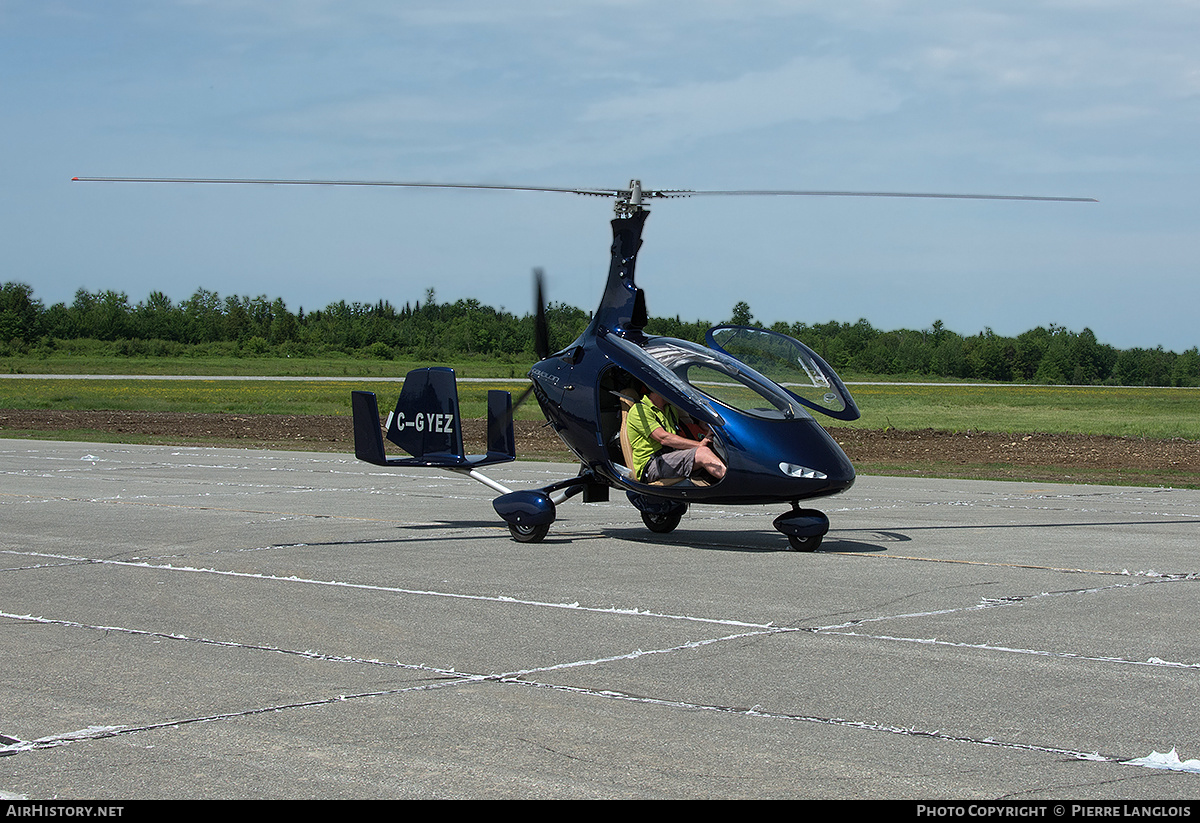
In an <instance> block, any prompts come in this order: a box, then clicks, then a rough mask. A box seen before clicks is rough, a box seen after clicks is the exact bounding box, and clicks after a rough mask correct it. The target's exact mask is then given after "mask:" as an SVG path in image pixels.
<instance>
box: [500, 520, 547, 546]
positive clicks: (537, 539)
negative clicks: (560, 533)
mask: <svg viewBox="0 0 1200 823" xmlns="http://www.w3.org/2000/svg"><path fill="white" fill-rule="evenodd" d="M549 532H550V524H549V523H543V524H542V525H540V526H516V525H513V524H512V523H509V524H508V533H509V534H511V535H512V539H513V540H516V541H517V542H518V543H541V542H542V540H543V539H544V538H545V537H546V535H547V534H548V533H549Z"/></svg>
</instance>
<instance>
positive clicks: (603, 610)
mask: <svg viewBox="0 0 1200 823" xmlns="http://www.w3.org/2000/svg"><path fill="white" fill-rule="evenodd" d="M0 554H14V555H22V556H27V557H43V558H48V559H52V560H65V561H76V562H80V563H94V564H98V565H109V566H123V567H126V568H139V569H153V570H156V571H170V572H189V573H195V574H213V575H220V576H225V577H238V578H243V579H247V580H268V581H275V582H281V583H300V584H304V585H312V586H331V587H337V588H347V589H361V590H365V591H378V592H387V593H392V594H414V595H418V596H421V597H442V598H448V599H453V600H475V601H480V602H488V603H505V604H512V605H518V606H536V607H540V608H550V609H564V610H568V611H582V612H591V613H594V614H613V615H619V616H631V617H651V618H657V619H665V620H681V621H687V622H693V623H710V624H716V625H724V626H744V627H746V628H752V629H776V628H778V627H776V626H773V625H771V624H763V623H747V622H745V621H742V620H733V619H730V618H717V617H695V616H692V615H682V614H665V613H659V612H652V611H649V610H645V609H638V608H617V607H616V606H609V607H601V606H583V605H580V604H579V603H578V602H574V603H550V602H547V601H540V600H523V599H520V598H516V597H509V596H507V595H483V594H463V593H461V592H439V591H432V590H422V589H406V588H403V587H400V586H378V585H373V584H367V583H350V582H347V581H342V580H316V579H313V578H304V577H296V576H287V577H284V576H280V575H274V574H263V573H256V572H235V571H229V570H226V569H202V568H195V567H191V566H175V565H172V564H170V563H148V562H144V561H129V560H109V559H103V558H92V557H78V556H73V555H66V554H50V553H47V552H30V551H18V550H15V549H0Z"/></svg>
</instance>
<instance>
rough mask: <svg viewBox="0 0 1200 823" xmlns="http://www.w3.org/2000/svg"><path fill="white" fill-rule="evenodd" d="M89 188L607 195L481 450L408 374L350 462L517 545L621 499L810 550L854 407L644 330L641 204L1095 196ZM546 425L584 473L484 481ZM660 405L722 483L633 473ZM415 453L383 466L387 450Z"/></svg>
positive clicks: (657, 524) (705, 476) (764, 336)
mask: <svg viewBox="0 0 1200 823" xmlns="http://www.w3.org/2000/svg"><path fill="white" fill-rule="evenodd" d="M74 179H75V180H78V181H89V182H142V183H250V184H269V185H330V186H396V187H407V188H456V189H500V190H512V191H547V192H563V193H572V194H581V195H592V196H602V197H609V198H612V199H613V201H614V210H615V213H616V214H615V218H614V219H613V220H612V234H613V242H612V248H611V259H610V262H609V269H608V279H607V281H606V283H605V286H604V292H603V294H602V296H601V298H600V305H599V307H598V308H597V310H596V311H595V312H594V314H593V315H592V319H591V322H590V323H589V324H588V326H587V328H586V329H585V330H584V331H583V333H582V334H581V335H580V336H579V337H578V338H577V339H576V340H575V341H573V342H572V343H571V344H570V345H568V346H567V347H566V348H563V349H561V350H559V351H554V352H552V351H550V345H549V340H548V334H547V324H546V317H545V305H544V299H543V288H542V283H541V277H540V273H537V278H536V282H537V288H536V303H537V313H536V315H535V329H536V332H535V338H536V340H535V348H536V349H537V356H538V358H539V359H538V362H537V363H536V364H535V365H534V366H533V367H532V368H531V369H530V370H529V375H528V376H529V379H530V381H531V386H530V388H529V389H528V390H527V391H526V392H525V393H524V394H523V395H521V397H520V398H518V400H517V401H516V402H515V403H514V401H513V399H512V395H511V393H510V392H506V391H496V390H493V391H490V392H489V393H488V402H487V435H486V450H485V452H484V453H482V454H467V453H466V450H465V448H464V442H463V430H462V418H461V413H460V408H459V401H458V389H457V384H456V380H455V375H454V372H453V370H451V369H449V368H445V367H436V366H435V367H429V368H421V369H414V370H413V371H411V372H409V373H408V375H407V376H406V378H405V381H404V384H403V386H402V387H401V390H400V397H399V399H398V400H397V403H396V406H395V409H394V410H393V411H392V412H391V413H390V414H389V415H388V417H387V421H386V423H381V419H380V414H379V408H378V402H377V399H376V396H375V394H374V393H373V392H366V391H355V392H353V393H352V398H351V404H352V410H353V420H354V449H355V456H356V457H357V458H358V459H359V460H363V461H365V462H367V463H371V464H374V465H378V466H387V467H404V468H414V467H415V468H432V469H442V470H448V471H451V472H455V473H458V474H461V475H464V476H466V477H470V478H472V479H474V480H477V481H479V482H480V483H483V484H484V485H486V486H488V487H489V488H490V489H492V490H493V491H495V492H496V493H497V496H496V498H495V499H494V501H493V507H494V508H495V510H496V513H497V514H498V515H499V516H500V517H501V518H502V519H503V520H504V522H505V523H507V525H508V528H509V531H510V533H511V535H512V537H513V538H514V539H515V540H517V541H520V542H523V543H532V542H538V541H541V540H542V539H544V538H545V537H546V535H547V533H548V532H549V529H550V526H551V524H552V523H553V522H554V521H555V519H556V518H557V516H558V506H560V505H561V504H562V503H564V502H565V501H566V500H568V499H569V498H572V497H575V496H579V495H582V499H583V501H584V502H601V501H607V500H608V499H609V492H610V490H614V489H615V490H617V491H618V492H624V493H625V496H626V497H627V499H628V500H629V502H630V503H631V504H632V505H633V506H634V507H635V508H636V509H637V510H638V512H640V514H641V518H642V521H643V522H644V523H645V525H646V527H647V528H649V529H650V530H651V531H653V532H658V533H667V532H670V531H672V530H674V529H675V528H676V527H677V526H678V525H679V523H680V521H681V519H682V517H683V515H684V514H685V513H686V512H687V510H688V507H689V506H690V505H692V504H699V503H713V504H721V505H764V504H768V505H775V504H779V505H786V506H789V509H788V510H787V511H785V512H783V513H782V514H780V515H779V516H778V517H776V518H775V520H774V523H773V525H774V527H775V529H776V530H778V531H779V532H781V533H782V534H783V535H785V536H786V537H787V545H788V548H790V549H791V550H794V551H813V550H815V549H816V548H817V547H818V546H819V545H820V544H821V540H822V538H823V537H824V535H825V534H826V533H827V532H828V531H829V518H828V517H827V516H826V515H825V514H824V513H822V512H820V511H818V510H816V509H809V508H802V507H801V505H800V504H801V502H802V501H807V500H812V499H815V498H821V497H827V496H829V495H833V494H837V493H839V492H843V491H845V490H846V489H849V488H850V487H851V485H853V483H854V479H855V473H854V467H853V466H852V465H851V464H850V461H849V459H847V457H846V455H845V453H844V452H843V451H842V449H841V448H840V447H839V446H838V444H837V442H835V441H834V439H833V438H832V437H831V436H830V435H829V434H828V432H826V431H825V429H824V428H822V427H821V425H820V424H819V423H818V422H817V418H816V417H815V416H814V414H816V415H821V416H822V417H828V418H832V419H836V420H841V421H850V420H855V419H857V418H858V417H859V410H858V406H857V405H856V404H855V402H854V398H853V397H852V396H851V394H850V392H849V391H848V390H847V389H846V386H845V385H844V384H843V382H842V381H841V379H840V378H839V377H838V375H837V374H836V372H835V371H834V370H833V369H832V368H831V367H830V366H829V364H828V363H826V362H825V361H824V360H822V359H821V357H820V356H819V355H817V353H816V352H814V351H813V350H812V349H810V348H809V347H808V346H806V345H804V344H803V343H801V342H800V341H798V340H795V339H793V338H791V337H789V336H787V335H784V334H780V333H778V332H775V331H770V330H767V329H763V328H759V327H750V326H734V325H721V326H717V327H715V328H712V329H710V330H709V331H708V332H707V334H706V343H707V345H699V344H697V343H693V342H690V341H687V340H678V339H673V338H669V337H662V336H658V335H654V334H650V333H647V331H646V327H647V325H648V323H649V316H648V314H647V310H646V298H645V293H644V291H643V290H642V289H641V288H639V287H638V286H637V284H636V282H635V279H634V270H635V267H636V264H637V256H638V251H639V249H640V248H641V245H642V229H643V227H644V226H645V223H646V218H647V217H648V216H649V209H648V207H647V201H648V200H653V199H670V198H679V197H692V196H701V195H721V196H732V195H804V196H825V197H910V198H941V199H966V200H1035V201H1059V202H1095V201H1094V200H1093V199H1091V198H1080V197H1046V196H1032V195H988V194H932V193H910V192H844V191H799V190H797V191H792V190H743V191H695V190H684V189H680V190H666V189H646V188H643V187H642V184H641V182H640V181H638V180H631V181H630V183H629V185H628V186H626V187H621V188H615V189H590V188H554V187H541V186H508V185H486V184H458V183H450V184H443V183H402V182H388V181H352V180H252V179H209V178H128V177H125V178H117V177H77V178H74ZM531 393H532V396H533V397H534V398H536V400H537V402H538V405H539V406H541V411H542V413H543V414H544V415H545V417H546V423H547V425H548V426H550V427H551V428H552V429H553V430H554V431H555V432H556V433H557V434H558V436H559V437H560V438H561V439H562V442H563V443H564V444H565V445H566V447H567V448H568V449H570V451H571V452H572V453H573V454H574V455H575V457H576V458H577V459H578V461H579V469H578V472H577V473H576V474H575V475H574V476H569V477H565V478H564V479H562V480H559V481H557V482H553V483H550V484H548V485H545V486H542V487H541V488H537V489H517V490H514V489H510V488H508V487H506V486H504V485H503V484H501V483H499V482H497V481H495V480H494V479H492V478H490V477H488V476H487V475H485V474H483V472H481V471H480V469H482V468H485V467H487V466H491V465H496V464H501V463H506V462H510V461H512V460H515V459H516V446H515V438H514V432H513V411H514V408H515V407H516V406H519V405H520V403H521V402H523V401H524V400H525V399H526V398H527V397H528V396H529V395H530V394H531ZM650 393H653V394H654V395H657V397H658V399H659V401H660V402H662V401H665V404H669V405H670V406H671V407H673V409H674V411H675V416H676V419H677V421H678V422H679V424H680V425H681V426H695V427H697V428H696V429H694V430H693V433H692V434H691V435H690V437H691V439H693V440H695V441H698V442H699V441H701V440H702V441H703V442H704V443H705V444H706V445H707V446H708V447H709V449H710V450H711V452H712V453H714V454H715V455H716V456H717V458H718V459H719V460H720V462H721V464H722V466H723V471H722V472H720V474H721V475H722V476H721V477H720V478H719V479H718V478H716V477H715V476H714V474H710V473H708V472H704V471H697V472H695V473H693V474H692V475H690V476H688V477H681V478H680V477H675V478H667V479H664V480H655V481H652V482H647V481H646V480H645V479H644V477H643V478H639V476H637V475H635V473H634V468H633V467H634V465H635V456H634V446H633V444H632V443H631V438H630V427H629V425H628V423H627V420H628V418H629V415H630V414H631V413H632V412H633V410H634V408H635V405H636V404H637V403H638V401H639V400H640V399H641V398H642V397H643V396H644V395H647V394H650ZM385 435H386V439H387V441H389V442H391V443H393V444H394V445H395V446H398V447H399V448H400V449H402V450H404V451H405V452H407V453H408V455H409V456H408V457H389V456H388V455H387V453H386V450H385V445H384V439H385Z"/></svg>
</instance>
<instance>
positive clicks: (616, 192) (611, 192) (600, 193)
mask: <svg viewBox="0 0 1200 823" xmlns="http://www.w3.org/2000/svg"><path fill="white" fill-rule="evenodd" d="M71 181H72V182H75V183H223V184H249V185H258V186H390V187H392V188H407V189H498V190H501V191H549V192H562V193H564V194H588V195H592V196H595V197H620V196H622V195H628V194H629V189H585V188H580V189H571V188H560V187H554V186H507V185H502V184H499V183H409V182H402V181H395V180H271V179H266V178H263V179H255V178H234V177H227V178H216V177H72V178H71Z"/></svg>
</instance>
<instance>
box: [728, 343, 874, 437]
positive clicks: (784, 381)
mask: <svg viewBox="0 0 1200 823" xmlns="http://www.w3.org/2000/svg"><path fill="white" fill-rule="evenodd" d="M707 336H708V343H709V345H711V346H712V347H713V348H714V349H717V350H719V351H721V352H724V353H725V354H728V355H729V356H730V357H733V358H735V359H736V360H737V361H739V362H741V363H745V364H746V365H748V366H750V367H751V368H753V369H754V370H755V371H757V372H760V373H761V374H763V375H765V376H766V377H767V378H768V379H770V380H773V381H775V382H776V383H779V384H780V385H781V386H783V387H784V388H786V389H787V390H788V392H789V393H790V394H792V395H793V396H795V397H796V398H797V399H798V400H799V401H800V402H801V403H803V404H804V405H806V406H808V407H809V408H812V409H815V410H816V411H819V412H821V413H822V414H827V415H829V416H830V417H836V418H838V419H839V420H857V419H858V417H859V411H858V406H857V405H855V403H854V398H853V397H851V396H850V392H849V391H848V390H847V389H846V387H845V385H843V383H842V381H841V379H839V378H838V376H837V373H835V372H834V370H833V369H832V368H830V366H829V364H828V363H826V362H825V361H824V360H822V359H821V358H820V357H819V356H818V355H817V353H816V352H814V351H813V350H812V349H810V348H809V347H808V346H806V345H804V344H803V343H801V342H800V341H799V340H795V339H793V338H791V337H788V336H787V335H786V334H779V333H778V332H773V331H768V330H767V329H759V328H753V327H750V326H717V327H716V328H713V329H709V330H708V335H707Z"/></svg>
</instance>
